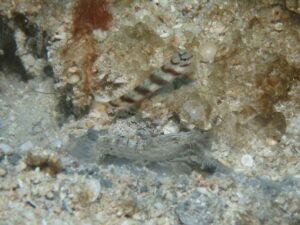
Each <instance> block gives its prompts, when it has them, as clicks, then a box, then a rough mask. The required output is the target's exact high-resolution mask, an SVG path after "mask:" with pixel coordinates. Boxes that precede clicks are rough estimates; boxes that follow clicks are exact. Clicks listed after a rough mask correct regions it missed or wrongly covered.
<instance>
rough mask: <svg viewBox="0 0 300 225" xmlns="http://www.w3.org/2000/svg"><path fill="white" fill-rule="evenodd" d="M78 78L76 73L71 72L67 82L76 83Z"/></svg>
mask: <svg viewBox="0 0 300 225" xmlns="http://www.w3.org/2000/svg"><path fill="white" fill-rule="evenodd" d="M79 80H80V77H79V76H78V75H76V74H73V75H71V76H70V77H69V79H68V83H70V84H76V83H77V82H78V81H79Z"/></svg>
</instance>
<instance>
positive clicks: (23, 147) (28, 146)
mask: <svg viewBox="0 0 300 225" xmlns="http://www.w3.org/2000/svg"><path fill="white" fill-rule="evenodd" d="M32 148H33V144H32V143H31V141H27V142H25V143H24V144H22V145H21V146H20V150H21V151H22V152H27V151H29V150H31V149H32Z"/></svg>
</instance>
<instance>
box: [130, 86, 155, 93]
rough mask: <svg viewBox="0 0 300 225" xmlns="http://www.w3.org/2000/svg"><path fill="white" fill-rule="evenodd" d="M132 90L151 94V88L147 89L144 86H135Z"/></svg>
mask: <svg viewBox="0 0 300 225" xmlns="http://www.w3.org/2000/svg"><path fill="white" fill-rule="evenodd" d="M134 91H136V92H137V93H139V94H141V95H148V94H151V92H152V91H151V90H149V89H147V88H146V87H144V86H137V87H135V88H134Z"/></svg>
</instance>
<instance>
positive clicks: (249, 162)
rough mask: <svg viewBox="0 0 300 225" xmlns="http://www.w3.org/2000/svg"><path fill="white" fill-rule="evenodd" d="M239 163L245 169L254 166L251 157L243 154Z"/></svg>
mask: <svg viewBox="0 0 300 225" xmlns="http://www.w3.org/2000/svg"><path fill="white" fill-rule="evenodd" d="M241 163H242V165H243V166H245V167H253V166H254V160H253V157H252V156H251V155H248V154H245V155H243V156H242V158H241Z"/></svg>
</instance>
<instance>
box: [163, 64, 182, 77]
mask: <svg viewBox="0 0 300 225" xmlns="http://www.w3.org/2000/svg"><path fill="white" fill-rule="evenodd" d="M161 69H162V71H163V72H165V73H169V74H171V75H173V76H175V77H177V76H180V75H182V73H181V72H178V71H176V70H174V69H172V68H170V67H166V66H162V67H161Z"/></svg>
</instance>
